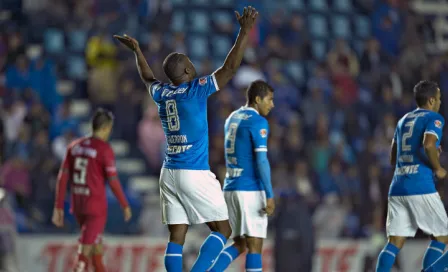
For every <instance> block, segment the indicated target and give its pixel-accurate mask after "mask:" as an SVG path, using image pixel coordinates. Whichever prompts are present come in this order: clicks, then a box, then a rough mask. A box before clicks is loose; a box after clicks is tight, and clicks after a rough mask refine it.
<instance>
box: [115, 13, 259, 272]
mask: <svg viewBox="0 0 448 272" xmlns="http://www.w3.org/2000/svg"><path fill="white" fill-rule="evenodd" d="M235 14H236V18H237V20H238V23H239V24H240V31H239V34H238V37H237V39H236V41H235V44H234V46H233V47H232V49H231V50H230V52H229V54H228V56H227V58H226V60H225V62H224V64H223V66H222V67H221V68H219V69H218V70H217V71H215V72H214V73H213V74H212V75H209V76H205V77H202V78H196V69H195V67H194V65H193V64H192V63H191V61H190V59H189V58H188V57H187V56H185V55H184V54H180V53H171V54H170V55H168V56H167V57H166V58H165V60H164V62H163V70H164V72H165V74H166V75H167V77H168V78H169V79H170V81H171V82H170V83H169V84H168V83H161V82H160V81H158V80H157V79H156V78H155V77H154V74H153V72H152V70H151V69H150V68H149V65H148V63H147V62H146V59H145V57H144V56H143V54H142V52H141V50H140V48H139V45H138V42H137V41H136V40H135V39H133V38H131V37H129V36H126V35H125V36H117V35H115V36H114V37H115V38H116V39H118V40H119V41H120V42H121V43H123V44H124V45H126V46H127V47H128V48H130V49H131V50H132V51H134V53H135V57H136V61H137V67H138V71H139V74H140V77H141V79H142V80H143V82H144V83H145V85H146V87H147V88H148V90H149V93H150V94H151V96H152V98H153V99H154V101H155V103H156V104H157V106H158V113H159V117H160V120H161V122H162V126H163V130H164V132H165V136H166V140H167V142H168V147H167V150H166V158H165V161H164V164H163V168H162V171H161V173H160V181H159V185H160V195H161V206H162V220H163V223H164V224H167V225H168V229H169V231H170V238H169V243H168V246H167V249H166V254H165V267H166V270H167V271H168V272H180V271H182V249H183V244H184V242H185V235H186V233H187V230H188V226H189V225H191V224H202V223H206V224H207V225H208V226H209V228H210V230H211V231H212V233H211V234H210V236H209V237H208V238H207V239H206V240H205V242H204V243H203V244H202V246H201V249H200V252H199V256H198V258H197V260H196V262H195V263H194V265H193V267H192V269H191V271H193V272H204V271H206V270H207V269H209V268H210V267H211V266H212V264H213V262H214V261H215V259H216V258H217V257H218V255H219V253H221V251H222V249H223V248H224V245H225V244H226V242H227V239H228V238H229V236H230V234H231V232H232V231H231V228H230V224H229V221H228V211H227V206H226V203H225V200H224V195H223V193H222V191H221V186H220V184H219V182H218V181H217V180H216V176H215V175H214V174H213V173H212V172H211V171H210V166H209V163H208V160H209V159H208V124H207V98H208V97H209V96H210V95H211V94H213V93H215V92H216V91H218V90H220V89H221V88H223V87H224V86H225V85H226V84H227V82H229V81H230V79H231V78H232V77H233V75H234V74H235V73H236V71H237V69H238V67H239V66H240V64H241V60H242V58H243V54H244V50H245V48H246V46H247V43H248V38H249V31H250V30H251V29H252V27H253V25H254V23H255V21H256V19H257V16H258V12H257V11H256V10H255V9H254V8H252V7H248V8H244V12H243V14H242V15H240V14H239V13H238V12H235Z"/></svg>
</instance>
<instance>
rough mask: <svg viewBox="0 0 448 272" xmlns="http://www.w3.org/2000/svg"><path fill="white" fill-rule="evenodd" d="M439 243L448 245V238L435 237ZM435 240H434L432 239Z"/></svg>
mask: <svg viewBox="0 0 448 272" xmlns="http://www.w3.org/2000/svg"><path fill="white" fill-rule="evenodd" d="M434 238H435V240H436V241H437V242H440V243H444V244H448V236H438V237H434ZM432 240H434V239H432Z"/></svg>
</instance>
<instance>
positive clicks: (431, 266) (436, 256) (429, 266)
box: [423, 236, 448, 272]
mask: <svg viewBox="0 0 448 272" xmlns="http://www.w3.org/2000/svg"><path fill="white" fill-rule="evenodd" d="M431 239H432V241H431V243H430V244H429V246H428V249H427V250H426V252H425V256H424V258H423V271H426V272H432V271H444V269H445V268H448V255H447V254H443V252H444V251H445V247H446V244H447V243H448V237H447V236H439V237H434V238H433V237H431Z"/></svg>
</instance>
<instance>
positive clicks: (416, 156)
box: [389, 109, 445, 196]
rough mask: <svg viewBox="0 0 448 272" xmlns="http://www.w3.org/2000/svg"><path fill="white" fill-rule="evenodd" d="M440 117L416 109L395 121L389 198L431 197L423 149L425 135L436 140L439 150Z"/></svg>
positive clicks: (431, 180) (431, 183) (432, 187)
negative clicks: (395, 159) (434, 137)
mask: <svg viewBox="0 0 448 272" xmlns="http://www.w3.org/2000/svg"><path fill="white" fill-rule="evenodd" d="M444 124H445V120H444V119H443V117H442V116H441V115H440V114H438V113H436V112H432V111H429V110H424V109H416V110H414V111H412V112H409V113H407V114H406V115H404V116H403V118H401V119H400V121H398V125H397V128H396V130H395V135H394V141H395V143H396V144H397V163H396V168H395V173H394V177H393V180H392V184H391V186H390V190H389V195H390V196H406V195H421V194H431V193H435V192H437V191H436V188H435V184H434V174H433V171H432V168H431V165H430V163H429V161H428V157H427V156H426V154H425V151H424V147H423V137H424V135H425V134H427V133H429V134H433V135H435V136H436V137H437V139H438V140H437V147H439V146H440V140H441V139H442V130H443V126H444Z"/></svg>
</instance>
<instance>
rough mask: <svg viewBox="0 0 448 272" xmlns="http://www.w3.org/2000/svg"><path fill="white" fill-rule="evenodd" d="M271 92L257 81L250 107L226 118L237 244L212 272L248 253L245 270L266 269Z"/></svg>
mask: <svg viewBox="0 0 448 272" xmlns="http://www.w3.org/2000/svg"><path fill="white" fill-rule="evenodd" d="M273 92H274V90H273V89H272V87H271V86H269V85H268V84H267V83H265V82H263V81H254V82H253V83H252V84H251V85H250V86H249V88H248V89H247V95H246V98H247V104H246V106H244V107H242V108H240V109H239V110H236V111H234V112H233V113H232V114H231V115H230V116H229V118H227V120H226V123H225V127H224V130H225V158H226V166H227V175H226V179H225V183H224V196H225V199H226V202H227V207H228V209H229V218H230V225H231V226H232V231H233V232H232V238H233V240H234V243H233V244H232V245H231V246H229V247H227V248H226V249H225V250H224V251H223V252H222V253H221V254H220V256H219V258H218V260H217V261H216V263H215V265H214V266H213V268H212V269H211V271H213V272H218V271H224V270H225V269H226V268H227V267H228V266H229V265H230V263H231V262H232V261H233V260H235V259H236V258H237V257H238V256H239V255H240V254H241V253H244V252H245V251H246V249H248V251H249V252H248V254H247V255H246V271H261V270H262V261H261V250H262V246H263V239H264V238H266V232H267V227H268V219H267V216H268V215H271V214H272V213H273V212H274V209H275V202H274V194H273V192H272V185H271V173H270V166H269V161H268V158H267V151H268V146H267V144H268V134H269V125H268V121H267V120H266V119H265V118H264V116H266V115H268V113H269V112H270V111H271V110H272V108H273V107H274V102H273V99H274V93H273Z"/></svg>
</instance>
